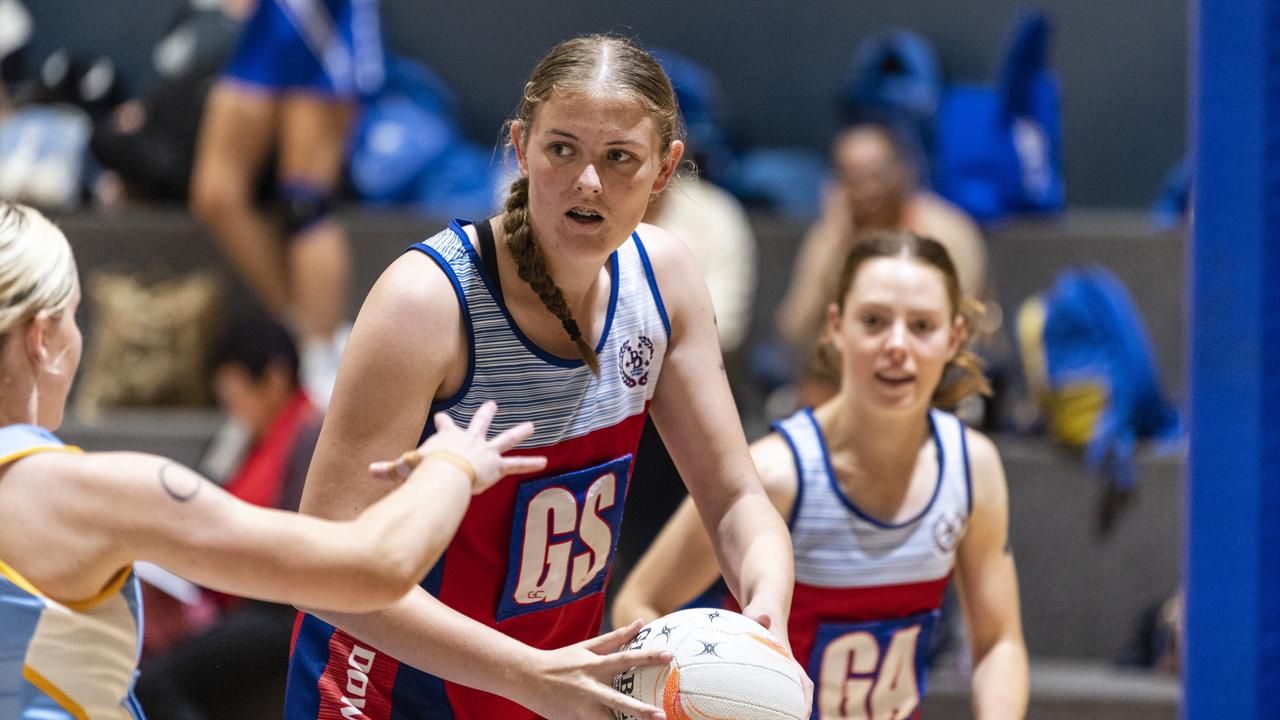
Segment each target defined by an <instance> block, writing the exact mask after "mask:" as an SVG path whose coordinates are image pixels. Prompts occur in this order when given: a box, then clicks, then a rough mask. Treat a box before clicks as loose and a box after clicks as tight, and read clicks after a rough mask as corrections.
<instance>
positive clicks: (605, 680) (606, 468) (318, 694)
mask: <svg viewBox="0 0 1280 720" xmlns="http://www.w3.org/2000/svg"><path fill="white" fill-rule="evenodd" d="M508 137H509V144H510V149H511V150H512V152H513V153H514V155H515V158H516V160H517V162H518V164H519V168H520V177H519V178H518V179H517V180H516V181H515V182H514V183H513V184H512V186H511V190H510V193H509V195H508V197H507V200H506V203H505V207H504V210H503V212H502V213H501V214H500V215H498V216H497V217H494V218H490V219H487V220H480V221H479V222H468V221H455V222H453V223H451V224H450V226H449V227H448V228H447V229H445V230H443V231H441V232H440V233H439V234H437V235H435V236H434V237H431V238H429V239H427V240H426V241H424V242H422V243H419V244H417V245H415V246H414V247H413V248H412V249H411V250H410V251H409V252H406V253H405V254H404V255H403V256H401V257H400V258H399V259H397V260H396V261H395V262H394V263H393V264H392V265H391V266H390V267H389V268H388V269H387V270H386V272H385V273H384V274H383V276H382V277H381V278H380V279H379V280H378V282H377V284H376V285H375V286H374V288H373V290H372V291H371V292H370V294H369V297H368V299H367V300H366V301H365V305H364V308H363V309H362V310H361V312H360V315H359V317H358V319H357V320H356V324H355V328H354V330H353V331H352V335H351V339H350V344H349V345H348V346H347V351H346V354H345V355H344V357H343V360H342V366H341V368H340V370H339V372H338V381H337V385H336V387H335V391H334V396H333V402H332V404H331V405H330V408H329V412H328V414H327V416H326V419H325V425H324V429H323V430H322V432H321V435H320V440H319V445H318V447H317V450H316V454H315V458H314V460H313V461H312V465H311V470H310V474H309V476H308V478H307V487H306V491H305V493H304V496H303V500H302V510H303V511H304V512H308V513H313V514H317V515H321V516H324V517H329V518H335V519H336V518H343V517H348V516H350V515H352V514H354V513H356V512H359V511H360V509H361V508H363V507H365V506H366V505H368V504H369V503H372V502H374V501H376V500H377V499H378V498H379V497H380V496H381V495H382V494H383V493H384V492H385V488H384V487H383V486H381V485H379V484H378V483H377V482H374V481H368V482H365V481H358V480H353V479H352V474H353V472H354V470H355V469H357V468H361V467H363V466H365V465H367V464H368V463H369V462H370V461H371V460H374V459H378V458H381V457H387V456H395V455H396V454H398V453H399V452H400V451H402V450H403V449H404V448H406V447H412V446H413V445H414V444H415V442H416V441H417V440H418V439H419V437H420V436H422V435H424V434H429V432H430V430H429V429H425V428H426V420H427V418H428V417H429V415H430V414H431V413H432V412H435V411H443V412H444V413H446V414H447V415H448V416H449V417H452V418H453V419H454V421H455V422H457V423H459V424H462V423H465V421H466V419H467V418H469V417H471V416H472V414H473V413H475V412H476V409H477V408H478V407H480V405H481V403H483V402H485V401H486V400H496V401H497V402H498V403H499V404H500V405H501V406H502V408H503V414H502V415H501V416H499V417H497V418H495V426H494V427H495V429H496V430H498V431H502V430H504V429H505V428H506V427H507V426H508V424H509V423H518V422H522V421H525V420H532V421H534V423H535V425H536V428H537V429H536V430H535V431H534V434H533V436H531V437H530V438H528V439H527V440H525V441H524V442H522V443H521V445H520V446H518V447H517V449H516V450H515V451H514V452H515V453H517V454H519V453H521V452H529V453H533V454H537V455H545V456H546V457H547V458H548V461H549V464H548V467H547V468H546V470H545V471H542V472H539V473H537V474H528V475H525V476H522V477H517V478H509V479H508V480H507V481H506V482H503V483H500V484H499V485H497V486H495V487H494V488H493V489H491V490H490V491H488V492H487V493H485V494H484V495H482V496H479V497H477V498H476V500H475V501H474V502H473V504H472V505H471V507H470V509H469V511H468V513H467V515H466V517H465V518H464V520H463V522H462V526H461V527H460V529H459V531H458V533H457V535H456V536H455V538H454V540H453V542H452V543H451V544H450V545H449V547H448V549H447V550H446V551H445V554H444V557H443V558H442V559H441V561H440V562H439V563H438V564H437V565H436V566H435V568H433V569H432V570H431V571H430V572H429V573H428V574H427V575H426V577H425V578H424V579H423V582H422V584H421V589H420V590H417V591H415V592H413V593H411V594H410V595H408V596H406V597H405V598H404V599H402V600H401V601H400V602H399V603H397V604H396V605H394V606H392V607H391V608H390V609H389V610H385V611H380V612H377V613H372V614H340V613H321V614H315V615H312V614H307V615H304V616H303V617H302V618H301V619H300V622H299V627H298V632H297V637H296V642H295V647H294V650H293V654H292V658H291V665H290V677H289V689H288V697H287V713H286V717H287V718H289V720H301V719H302V718H308V719H309V720H314V719H315V718H320V717H325V718H332V717H342V716H363V717H367V718H370V719H371V720H388V719H389V718H405V717H414V718H450V719H455V720H496V719H501V720H512V719H514V720H521V719H531V718H534V717H538V716H542V717H548V718H555V719H556V720H562V719H569V720H574V719H578V718H581V719H583V720H585V719H588V718H590V719H593V720H606V719H607V718H611V717H613V715H612V712H611V710H619V711H623V712H626V713H628V714H630V715H633V716H636V717H643V718H653V719H655V720H656V719H659V718H663V717H664V714H663V713H662V711H661V710H659V709H657V708H655V707H652V706H649V705H646V704H644V703H641V702H639V701H636V700H634V699H631V698H629V697H627V696H625V695H623V694H621V693H618V692H616V691H614V690H613V689H612V688H611V687H610V683H611V682H612V680H613V678H614V676H615V675H617V674H618V673H620V672H622V671H624V670H627V669H628V668H630V667H632V666H635V665H641V664H646V663H649V664H653V663H665V662H667V661H668V660H669V659H670V657H671V655H670V653H668V652H666V651H657V650H639V651H626V652H615V651H616V650H617V649H618V648H619V647H621V646H622V645H623V644H624V643H625V642H626V641H628V640H629V639H630V638H631V637H632V636H633V635H635V634H636V632H637V631H638V629H639V628H640V625H639V624H638V623H629V622H624V623H622V625H621V627H620V628H619V629H618V630H617V631H615V632H613V633H609V634H607V635H604V636H601V637H598V638H594V639H593V636H594V635H595V634H596V632H597V631H598V629H599V627H600V625H601V621H602V619H603V618H602V616H603V611H604V610H603V603H604V592H603V591H604V585H605V581H606V579H607V577H608V574H609V566H610V562H611V560H612V557H613V552H614V549H615V548H616V547H617V539H618V538H617V535H618V528H619V525H620V523H621V518H622V504H623V500H624V498H625V497H626V492H627V482H628V479H629V477H630V471H631V464H632V457H633V454H634V452H635V450H636V445H637V443H638V441H639V438H640V433H641V430H642V428H643V425H644V422H645V417H646V414H647V413H649V412H652V414H653V418H654V421H655V424H656V425H657V428H658V430H659V432H660V433H661V434H662V436H663V438H664V440H665V441H666V443H667V446H668V447H669V448H670V451H671V455H672V457H673V458H674V459H675V461H676V465H677V466H678V468H679V469H680V471H681V475H682V476H683V477H684V478H685V479H686V481H687V482H688V485H689V491H690V494H691V495H692V497H693V498H694V502H695V504H696V506H697V512H698V514H699V515H700V516H701V518H702V521H703V522H704V523H705V524H706V528H707V531H708V533H709V537H710V540H709V548H711V550H709V552H714V554H715V556H716V557H717V558H718V561H719V567H720V571H721V572H723V574H724V576H725V578H726V580H727V581H728V585H729V587H730V589H731V590H732V591H733V592H734V594H735V596H736V597H737V599H738V600H739V602H740V603H741V604H742V606H743V607H744V612H745V614H747V615H749V616H751V617H752V618H754V619H756V620H758V621H760V622H761V623H762V624H765V625H766V626H768V627H769V628H770V629H771V630H772V631H773V632H775V633H776V634H777V635H778V637H779V639H782V640H785V634H786V627H787V611H788V607H789V605H790V600H791V588H792V585H793V580H794V579H793V574H792V560H791V544H790V542H789V540H788V538H787V533H786V527H785V525H784V523H783V522H782V520H781V518H780V517H779V516H778V514H777V512H776V511H775V510H774V509H773V507H771V506H770V504H769V499H768V497H767V496H766V495H765V493H764V489H763V487H762V485H761V483H760V480H759V478H758V476H757V474H756V471H755V468H754V466H753V465H752V463H751V459H750V456H749V454H748V452H747V444H746V440H745V438H744V436H743V432H742V428H741V426H740V425H739V424H738V423H737V421H736V418H737V410H736V408H735V407H734V404H733V399H732V396H731V395H730V393H729V386H728V381H727V379H726V377H725V374H724V371H723V366H722V364H721V356H720V349H719V341H718V337H717V333H716V329H715V322H714V319H713V316H712V310H711V302H710V298H709V295H708V293H707V289H706V285H705V283H704V282H703V280H702V278H701V275H700V273H699V271H698V268H697V266H696V265H695V263H694V261H693V258H692V257H691V256H690V254H689V252H688V251H687V249H686V247H685V246H684V244H683V243H682V242H681V241H680V240H678V239H676V238H673V237H671V236H670V235H669V234H667V233H664V232H663V231H661V230H659V229H657V228H655V227H652V226H648V225H642V224H640V220H641V218H642V217H643V216H644V213H645V209H646V208H647V207H648V205H649V203H650V201H651V199H652V198H653V197H655V196H656V195H657V193H660V192H662V191H663V189H664V188H665V187H666V186H667V184H668V182H669V181H670V180H671V178H672V176H673V175H674V174H675V173H676V170H677V169H678V168H679V167H680V165H681V156H682V153H683V150H684V145H683V142H682V140H681V127H680V118H679V114H678V110H677V106H676V98H675V93H674V91H673V90H672V88H671V83H670V81H669V80H668V79H667V77H666V75H665V73H663V71H662V69H661V67H660V66H659V65H658V64H657V63H656V62H655V61H654V59H653V58H652V57H651V56H650V55H649V54H648V53H647V52H645V51H644V50H642V49H641V48H640V47H638V46H637V45H636V44H635V43H633V42H631V41H628V40H626V39H623V38H618V37H613V36H590V37H582V38H577V39H574V40H569V41H566V42H564V43H561V44H560V45H557V46H556V47H555V48H553V49H552V50H551V51H550V52H549V53H548V54H547V55H546V56H545V57H544V58H543V59H542V61H541V62H540V63H539V64H538V65H537V67H536V68H535V69H534V71H533V74H532V75H531V77H530V79H529V81H528V83H527V84H526V85H525V86H524V92H523V96H522V98H521V100H520V103H519V107H518V109H517V112H516V116H515V117H514V118H513V119H512V121H511V123H510V132H509V135H508ZM334 581H335V582H343V579H342V578H335V579H334Z"/></svg>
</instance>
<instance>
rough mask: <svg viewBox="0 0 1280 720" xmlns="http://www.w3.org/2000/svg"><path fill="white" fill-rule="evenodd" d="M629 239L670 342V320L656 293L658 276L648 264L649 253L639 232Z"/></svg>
mask: <svg viewBox="0 0 1280 720" xmlns="http://www.w3.org/2000/svg"><path fill="white" fill-rule="evenodd" d="M631 239H632V240H635V242H636V250H638V251H639V252H640V262H641V264H643V265H644V275H645V278H646V279H647V280H648V281H649V289H650V290H651V291H653V302H654V304H655V305H657V306H658V315H659V316H660V317H661V318H662V327H664V328H666V330H667V343H670V342H671V319H670V318H668V317H667V306H666V304H665V303H663V302H662V293H661V292H659V291H658V276H657V275H656V274H654V272H653V263H651V262H649V252H648V251H647V250H645V249H644V243H643V242H641V240H640V233H639V232H632V233H631Z"/></svg>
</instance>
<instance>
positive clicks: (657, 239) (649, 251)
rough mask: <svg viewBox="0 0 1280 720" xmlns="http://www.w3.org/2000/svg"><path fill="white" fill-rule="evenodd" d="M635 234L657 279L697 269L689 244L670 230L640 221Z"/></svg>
mask: <svg viewBox="0 0 1280 720" xmlns="http://www.w3.org/2000/svg"><path fill="white" fill-rule="evenodd" d="M635 235H636V237H638V238H640V244H641V245H643V246H644V252H645V255H647V256H648V258H649V263H650V265H651V266H652V268H653V272H654V274H655V275H657V277H658V278H659V279H662V278H664V277H669V276H672V275H679V274H682V273H685V272H688V271H689V270H690V269H692V271H693V272H697V271H698V268H697V264H696V263H695V262H694V259H693V253H692V252H691V251H690V250H689V246H688V245H687V244H686V243H685V242H684V241H683V240H681V239H680V238H678V237H676V236H675V235H674V234H672V233H671V232H670V231H668V230H664V229H662V228H660V227H658V226H657V225H650V224H649V223H640V225H639V226H638V227H637V228H636V232H635Z"/></svg>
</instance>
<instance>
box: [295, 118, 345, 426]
mask: <svg viewBox="0 0 1280 720" xmlns="http://www.w3.org/2000/svg"><path fill="white" fill-rule="evenodd" d="M354 116H355V107H354V101H347V100H341V99H337V98H329V97H323V96H319V95H311V94H302V93H297V94H290V95H287V96H285V97H284V98H282V99H281V102H280V145H279V151H280V155H279V164H280V165H279V167H280V172H279V177H280V182H279V187H280V194H281V200H282V202H283V203H284V205H285V212H284V217H285V228H286V234H287V235H286V240H285V256H286V265H287V267H288V273H289V278H290V299H291V300H292V301H293V312H294V315H293V318H292V319H293V320H294V322H295V329H296V332H297V335H298V341H299V347H300V349H301V354H302V368H301V371H302V380H303V384H304V385H305V386H306V388H307V391H308V393H310V394H311V395H312V399H313V400H315V401H316V402H317V403H319V404H321V405H324V404H326V403H327V402H328V397H329V392H330V391H331V390H332V388H333V380H334V378H335V377H336V376H337V371H338V359H339V358H340V357H341V354H342V347H343V345H344V344H345V342H346V336H347V332H348V330H349V325H348V324H347V323H346V320H347V315H346V309H347V296H348V294H349V286H350V283H351V250H350V247H349V244H348V241H347V235H346V232H345V231H344V230H343V228H342V225H341V223H340V222H339V221H338V219H337V217H336V215H335V214H334V212H333V201H334V198H335V196H336V194H337V191H338V188H339V187H340V185H341V177H342V171H343V167H344V166H345V162H346V148H347V133H348V131H349V129H350V126H351V122H352V119H353V117H354Z"/></svg>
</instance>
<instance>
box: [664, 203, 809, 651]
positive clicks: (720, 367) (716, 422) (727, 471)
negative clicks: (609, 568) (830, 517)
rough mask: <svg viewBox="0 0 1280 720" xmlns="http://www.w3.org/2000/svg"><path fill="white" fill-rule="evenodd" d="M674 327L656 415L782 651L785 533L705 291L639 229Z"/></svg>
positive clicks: (741, 593) (789, 580)
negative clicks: (746, 429) (754, 453)
mask: <svg viewBox="0 0 1280 720" xmlns="http://www.w3.org/2000/svg"><path fill="white" fill-rule="evenodd" d="M640 235H641V237H642V238H644V240H645V245H646V247H647V248H648V249H649V253H650V257H651V258H652V261H653V268H654V273H655V274H656V276H657V284H658V289H659V291H660V292H661V293H662V299H663V302H664V304H665V305H666V308H667V313H668V316H669V317H670V320H671V337H670V339H669V343H668V346H667V354H666V357H665V358H664V359H663V365H662V373H661V375H659V377H658V387H657V389H656V390H655V392H654V396H653V402H652V404H651V406H650V412H651V413H652V415H653V420H654V424H655V425H656V426H657V428H658V432H659V433H660V434H661V435H662V440H663V442H664V443H666V445H667V448H668V449H669V450H670V452H671V457H672V459H673V460H674V461H675V464H676V468H677V469H678V470H679V471H680V475H681V477H683V478H684V480H685V484H686V485H687V486H688V488H689V495H690V497H691V498H692V499H693V503H694V505H695V506H697V508H698V514H699V515H700V516H701V519H702V523H703V526H704V527H705V528H706V530H707V534H708V535H709V536H710V538H711V542H712V546H713V547H714V548H715V552H716V558H717V560H718V562H719V564H720V568H721V571H722V573H723V575H724V578H725V581H726V583H727V584H728V586H729V589H730V591H732V592H733V594H734V596H735V597H736V598H737V599H738V601H739V603H740V604H741V605H742V608H743V614H745V615H747V616H748V617H751V618H753V619H756V620H757V621H760V622H761V624H763V625H765V626H766V627H768V628H770V630H772V631H773V632H774V633H775V634H776V635H777V636H778V637H779V639H781V640H783V641H784V645H785V644H786V642H785V641H786V634H787V617H788V614H789V612H790V608H791V588H792V585H793V583H794V568H793V564H792V557H791V539H790V536H789V535H788V534H787V528H786V524H785V523H783V521H782V518H781V517H780V516H779V515H778V512H777V510H775V509H774V507H773V505H772V504H771V503H770V502H769V498H768V497H767V496H766V495H765V492H764V487H763V485H762V484H761V482H760V477H759V475H758V474H757V473H756V469H755V466H754V465H752V463H751V458H750V456H749V455H748V452H747V441H746V437H745V436H744V435H743V431H742V424H741V422H740V421H739V419H738V410H737V407H736V406H735V405H734V402H733V395H732V394H731V393H730V392H729V381H728V378H727V376H726V375H725V371H724V358H723V356H722V355H721V354H720V345H719V340H718V338H717V335H716V329H715V316H714V313H713V311H712V308H711V298H710V294H709V293H708V292H707V288H706V284H705V283H704V282H703V281H702V276H701V274H700V273H699V271H698V268H697V265H696V264H695V263H694V260H693V257H692V256H691V255H690V254H689V251H688V248H687V247H685V245H684V244H683V243H682V242H680V241H679V240H678V239H676V238H674V237H672V236H671V235H670V234H669V233H666V232H664V231H662V230H659V229H658V228H654V227H651V226H645V225H642V226H641V230H640Z"/></svg>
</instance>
